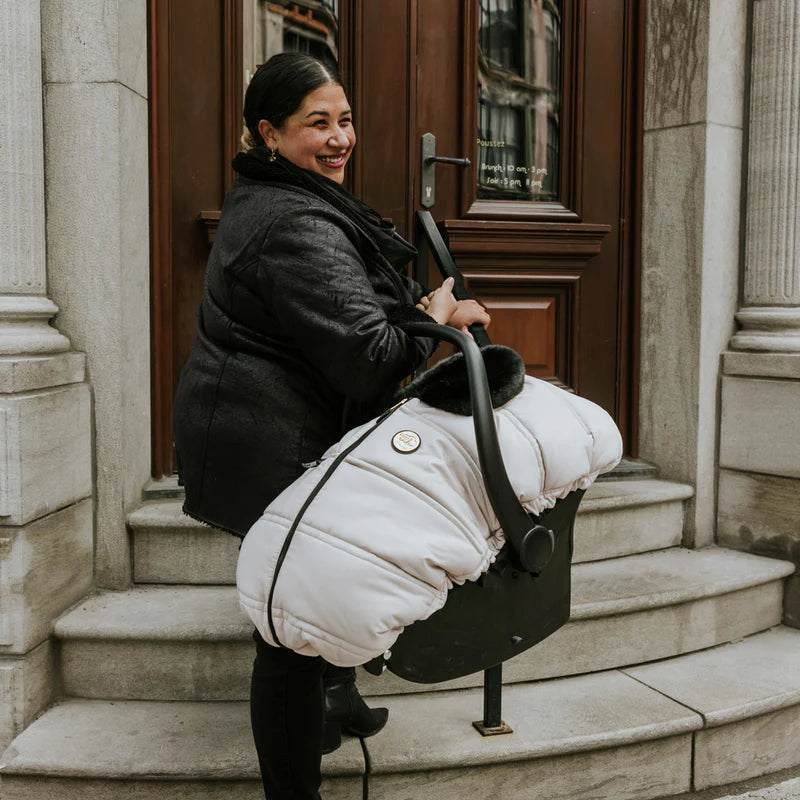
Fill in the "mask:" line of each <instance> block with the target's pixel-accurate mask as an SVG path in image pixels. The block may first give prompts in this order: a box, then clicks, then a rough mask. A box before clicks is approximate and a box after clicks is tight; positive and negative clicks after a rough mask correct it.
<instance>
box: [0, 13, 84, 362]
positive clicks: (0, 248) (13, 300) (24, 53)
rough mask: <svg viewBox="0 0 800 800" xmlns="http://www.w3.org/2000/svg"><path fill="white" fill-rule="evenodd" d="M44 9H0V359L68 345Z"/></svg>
mask: <svg viewBox="0 0 800 800" xmlns="http://www.w3.org/2000/svg"><path fill="white" fill-rule="evenodd" d="M39 37H40V27H39V8H38V3H32V4H29V3H27V2H25V0H14V1H13V2H4V3H3V4H2V5H0V52H3V53H5V54H6V65H4V66H5V68H4V70H3V71H2V73H0V98H1V100H0V142H2V147H0V230H2V231H3V237H2V240H1V241H0V354H2V355H9V354H14V353H52V352H59V351H64V350H68V349H69V340H68V339H66V338H65V337H64V336H62V335H61V334H60V333H59V332H58V331H57V330H56V329H55V328H53V327H51V326H50V325H49V324H48V322H49V320H50V319H51V318H52V317H53V316H54V315H55V314H56V312H57V311H58V309H57V308H56V306H55V304H54V303H53V302H51V301H50V300H48V299H47V297H46V292H47V282H46V275H45V236H44V150H43V145H42V137H43V131H42V71H41V48H40V44H39Z"/></svg>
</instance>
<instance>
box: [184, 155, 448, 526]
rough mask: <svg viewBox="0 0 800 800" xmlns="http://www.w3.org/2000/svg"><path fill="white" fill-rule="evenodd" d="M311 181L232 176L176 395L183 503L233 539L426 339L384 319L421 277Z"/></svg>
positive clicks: (374, 402) (425, 349)
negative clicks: (391, 257)
mask: <svg viewBox="0 0 800 800" xmlns="http://www.w3.org/2000/svg"><path fill="white" fill-rule="evenodd" d="M292 170H293V171H292V172H291V175H293V176H295V177H296V176H297V168H292ZM309 187H310V188H309ZM313 189H314V186H313V184H308V182H304V181H303V180H300V181H296V180H294V179H293V178H292V177H291V176H290V177H289V179H287V182H280V183H278V182H265V181H262V180H254V179H251V178H245V177H242V176H239V177H237V179H236V181H235V182H234V185H233V188H232V189H231V191H230V192H229V193H228V196H227V198H226V200H225V205H224V207H223V211H222V217H221V220H220V224H219V228H218V231H217V235H216V238H215V241H214V246H213V248H212V251H211V256H210V259H209V263H208V269H207V273H206V282H205V291H204V294H203V300H202V303H201V305H200V309H199V312H198V316H197V337H196V339H195V342H194V344H193V346H192V351H191V355H190V357H189V360H188V362H187V364H186V366H185V367H184V369H183V371H182V373H181V378H180V383H179V386H178V391H177V394H176V397H175V406H174V415H173V423H174V431H175V446H176V449H177V453H178V462H179V472H180V477H181V479H182V482H183V484H184V486H185V488H186V502H185V505H184V510H185V511H186V513H188V514H190V515H191V516H193V517H195V518H197V519H200V520H202V521H204V522H207V523H209V524H211V525H214V526H216V527H219V528H222V529H224V530H227V531H230V532H231V533H234V534H237V535H240V536H242V535H244V534H245V533H246V532H247V530H248V528H249V527H250V525H251V524H252V523H253V522H255V520H256V519H257V518H258V517H259V516H260V515H261V513H262V511H263V510H264V508H265V507H266V506H267V505H268V504H269V503H270V502H271V500H272V499H273V498H274V497H276V496H277V495H278V494H279V493H280V492H281V491H282V490H283V489H284V488H285V487H286V486H288V485H289V484H290V483H291V482H292V481H293V480H294V479H295V478H296V477H297V476H298V475H299V474H300V473H301V472H302V470H303V466H302V465H303V464H304V463H306V462H310V461H313V460H314V459H316V458H318V457H319V456H321V454H322V453H323V452H324V451H325V450H326V449H327V448H328V447H329V446H330V445H332V444H333V443H334V442H336V441H337V440H338V439H339V438H341V436H342V434H343V433H344V432H345V431H346V430H347V429H349V428H351V427H353V426H354V425H356V424H360V423H362V422H364V421H366V420H367V419H369V418H371V417H372V416H374V415H375V414H376V413H378V412H379V411H380V410H382V409H383V408H384V407H385V405H386V403H387V402H388V398H389V397H390V396H391V394H392V393H393V392H394V391H395V390H396V388H397V385H398V383H399V382H400V381H401V380H402V379H403V378H404V377H405V376H407V375H408V374H409V373H410V372H412V371H413V369H414V368H415V367H416V366H418V365H419V364H420V363H421V362H422V361H423V360H424V359H425V358H426V357H427V356H428V355H430V351H431V349H432V344H431V343H430V342H429V341H427V340H420V339H413V338H411V337H409V336H408V335H406V334H405V333H403V331H402V330H400V329H399V328H398V327H396V326H395V324H393V323H397V322H399V321H403V320H406V319H425V320H427V321H430V317H428V316H427V315H424V314H423V313H422V312H420V311H419V310H417V309H416V308H414V304H415V303H416V302H417V301H418V300H419V297H420V296H421V295H422V293H423V289H422V287H420V286H418V285H417V284H415V283H414V282H413V281H411V280H410V279H409V278H407V277H406V276H405V275H404V274H403V273H402V271H399V270H398V269H395V267H394V266H392V265H391V264H390V263H389V262H388V261H387V260H386V258H385V257H384V255H383V254H382V250H381V247H380V246H379V244H378V243H376V238H374V237H372V236H371V235H370V230H369V227H368V226H363V225H359V224H358V222H359V220H358V218H357V215H356V216H355V217H354V215H353V214H351V213H348V209H347V208H346V207H345V208H342V207H339V208H337V207H335V205H333V204H331V203H329V202H327V201H326V199H324V194H323V195H322V196H320V194H318V193H317V192H315V191H314V190H313ZM384 249H385V248H384ZM408 255H409V253H408V252H407V253H406V259H407V257H408Z"/></svg>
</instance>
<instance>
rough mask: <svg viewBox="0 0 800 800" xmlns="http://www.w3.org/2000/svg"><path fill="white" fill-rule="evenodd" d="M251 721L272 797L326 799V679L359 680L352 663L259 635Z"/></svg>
mask: <svg viewBox="0 0 800 800" xmlns="http://www.w3.org/2000/svg"><path fill="white" fill-rule="evenodd" d="M253 639H254V640H255V643H256V658H255V661H254V663H253V677H252V680H251V682H250V723H251V725H252V727H253V738H254V740H255V744H256V752H257V753H258V763H259V766H260V767H261V780H262V782H263V784H264V794H265V795H266V797H267V798H268V800H320V794H319V785H320V783H321V780H322V779H321V776H320V762H321V761H322V722H323V704H322V698H323V684H330V683H338V682H341V681H349V680H355V670H354V669H353V668H352V667H335V666H333V665H331V664H327V663H326V662H325V661H323V660H322V659H321V658H319V657H313V658H312V657H309V656H301V655H299V654H298V653H295V652H294V651H292V650H286V649H284V648H280V647H272V646H271V645H268V644H267V643H266V642H265V641H264V640H263V639H262V638H261V636H259V634H258V632H256V633H254V634H253Z"/></svg>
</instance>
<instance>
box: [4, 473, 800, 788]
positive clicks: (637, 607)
mask: <svg viewBox="0 0 800 800" xmlns="http://www.w3.org/2000/svg"><path fill="white" fill-rule="evenodd" d="M690 495H691V490H690V489H688V487H684V486H680V485H677V484H673V483H669V482H665V481H658V480H652V479H648V480H624V481H609V482H603V483H598V484H596V485H595V486H594V487H592V489H591V490H590V492H589V493H588V494H587V496H586V499H585V500H584V502H583V504H582V506H581V511H580V513H579V516H578V523H577V525H576V531H575V558H574V561H575V565H574V568H573V605H572V616H571V619H570V621H569V623H568V624H567V625H566V626H564V627H563V628H562V629H561V630H559V631H558V632H557V633H555V634H554V635H553V636H551V637H550V638H549V639H547V640H545V641H544V642H542V643H541V644H540V645H538V646H537V647H535V648H533V649H532V650H529V651H527V652H525V653H523V654H520V656H518V657H517V658H515V659H512V660H511V661H509V662H507V663H506V665H505V667H504V679H505V682H506V687H505V689H504V695H503V717H504V719H505V721H506V722H507V723H508V724H509V725H511V727H512V728H513V729H514V733H513V734H512V735H508V736H497V737H490V738H482V737H481V736H480V735H479V734H478V733H477V732H476V731H475V730H474V729H473V728H472V726H471V724H470V723H471V722H472V720H475V719H478V718H479V717H480V716H481V712H482V689H481V684H482V675H473V676H468V677H466V678H462V679H460V680H458V681H453V682H449V683H447V684H436V685H431V686H419V685H415V684H409V683H406V682H404V681H401V680H399V679H397V678H396V677H394V676H392V675H390V674H388V673H386V674H384V675H382V676H380V677H375V676H371V675H367V674H366V673H364V674H362V675H361V676H360V678H359V685H360V687H361V690H362V692H363V693H364V694H368V695H383V697H382V699H381V703H382V704H385V705H388V706H389V707H390V710H391V716H390V720H389V724H388V725H387V728H386V729H385V731H383V732H382V733H381V734H380V735H378V736H376V737H374V738H372V739H368V740H366V742H365V748H364V750H363V751H362V747H361V745H360V743H359V741H358V740H355V739H346V740H345V742H344V744H343V746H342V748H341V749H340V750H338V751H336V752H335V753H333V754H331V755H329V756H326V757H325V759H324V760H323V772H324V774H325V783H324V786H323V796H324V797H325V798H326V800H340V799H341V800H345V798H348V799H355V798H360V797H362V790H363V784H364V773H365V771H368V772H369V775H368V783H369V793H370V797H372V798H373V800H376V799H377V798H380V799H381V800H412V798H413V800H418V798H423V799H424V798H434V797H435V798H437V800H450V798H456V797H459V798H460V797H462V796H464V795H465V794H467V793H469V794H470V795H471V796H473V797H475V798H478V799H481V800H482V798H489V797H495V796H502V797H503V798H504V800H538V799H539V798H542V799H544V798H547V800H562V799H563V800H582V799H583V798H586V799H587V800H588V798H593V799H594V800H606V799H607V800H626V798H627V799H629V800H645V798H661V797H668V796H671V795H676V794H680V793H684V792H688V791H692V790H701V789H704V788H707V787H712V786H718V785H721V784H728V783H731V782H734V781H737V780H742V779H745V778H748V777H752V776H755V775H762V774H765V773H768V772H772V771H776V770H780V769H784V768H787V767H790V766H793V765H795V764H798V763H800V747H798V745H797V742H798V741H800V631H797V630H794V629H790V628H786V627H782V626H781V625H780V622H781V614H782V597H783V582H784V579H785V578H786V577H787V576H788V575H789V574H791V573H792V572H793V566H792V565H791V564H787V563H785V562H782V561H777V560H773V559H766V558H762V557H758V556H752V555H748V554H744V553H739V552H734V551H730V550H724V549H720V548H709V549H705V550H686V549H684V548H682V547H681V546H680V542H681V531H682V524H683V504H684V502H685V500H686V499H687V498H688V497H689V496H690ZM130 529H131V535H132V537H133V554H134V576H135V585H134V586H133V588H131V589H130V590H128V591H125V592H106V593H100V594H98V595H95V596H92V597H89V598H87V599H85V600H84V601H83V602H81V603H79V604H78V605H77V606H76V607H75V608H73V609H72V610H71V611H70V612H69V613H67V614H66V615H64V616H63V617H62V618H61V619H60V620H59V621H58V622H57V623H56V626H55V636H56V638H57V640H58V641H59V643H60V658H61V679H62V695H63V697H62V700H61V701H60V702H59V703H57V704H56V705H55V706H54V707H53V708H51V709H50V710H48V711H47V712H46V713H45V714H43V715H42V716H41V717H40V718H39V719H38V720H37V721H36V722H35V723H34V724H33V725H31V726H30V727H29V728H28V729H27V730H26V731H24V732H23V733H22V734H21V735H20V736H19V737H17V739H16V740H15V742H14V743H13V744H12V746H11V747H10V748H9V750H8V751H7V752H6V753H5V755H4V756H3V759H2V760H3V762H4V765H3V767H2V770H1V771H0V780H2V784H1V785H0V796H2V797H3V798H4V799H5V800H34V799H35V800H42V799H43V798H51V797H52V798H55V797H58V798H65V800H73V798H74V799H75V800H77V798H81V800H112V798H113V800H118V798H124V799H125V800H145V799H146V800H151V798H156V797H158V798H167V799H168V800H171V799H172V798H176V799H177V798H180V799H181V800H183V798H190V797H191V798H193V799H194V798H199V800H216V799H217V798H220V799H221V798H223V797H224V798H226V800H239V799H240V798H241V799H242V800H244V798H253V799H254V800H255V798H261V797H263V794H262V791H261V787H260V782H259V780H258V773H257V766H256V759H255V753H254V750H253V745H252V742H251V740H250V731H249V721H248V707H247V703H246V698H247V693H248V683H249V672H250V664H251V661H252V655H253V648H252V642H251V641H250V638H249V637H250V630H251V628H250V625H249V623H248V622H247V621H246V619H245V618H244V616H243V614H242V613H241V612H240V611H239V609H238V605H237V601H236V595H235V588H234V587H233V586H232V585H231V584H232V582H233V575H234V570H235V563H236V556H237V544H238V543H237V541H236V540H235V539H234V538H233V537H230V536H228V535H227V534H223V533H219V532H218V531H215V530H213V529H211V528H208V527H204V526H202V525H199V524H197V523H195V522H193V521H191V520H190V519H188V518H186V517H184V516H183V515H182V514H181V513H180V500H179V499H176V498H173V499H162V500H150V501H147V502H145V503H144V504H143V505H142V506H141V507H140V508H139V509H138V510H137V511H136V512H135V513H134V514H133V515H132V516H131V518H130Z"/></svg>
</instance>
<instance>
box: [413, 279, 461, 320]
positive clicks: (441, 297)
mask: <svg viewBox="0 0 800 800" xmlns="http://www.w3.org/2000/svg"><path fill="white" fill-rule="evenodd" d="M417 308H418V309H419V310H420V311H424V312H425V313H426V314H429V315H430V316H431V317H433V318H434V319H435V320H436V321H437V322H438V323H439V324H440V325H447V324H449V321H450V317H452V316H453V314H454V313H455V312H456V311H457V310H458V300H456V299H455V297H453V279H452V278H447V279H446V280H445V282H444V283H443V284H442V285H441V286H440V287H439V288H438V289H434V291H432V292H431V293H430V294H429V295H428V296H427V297H423V298H421V299H420V301H419V303H417Z"/></svg>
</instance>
